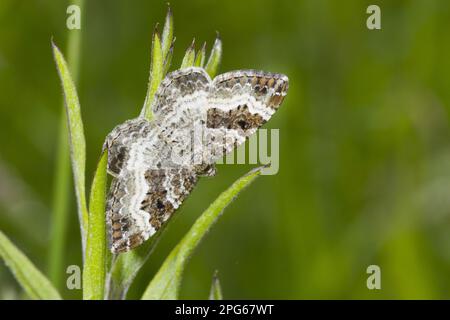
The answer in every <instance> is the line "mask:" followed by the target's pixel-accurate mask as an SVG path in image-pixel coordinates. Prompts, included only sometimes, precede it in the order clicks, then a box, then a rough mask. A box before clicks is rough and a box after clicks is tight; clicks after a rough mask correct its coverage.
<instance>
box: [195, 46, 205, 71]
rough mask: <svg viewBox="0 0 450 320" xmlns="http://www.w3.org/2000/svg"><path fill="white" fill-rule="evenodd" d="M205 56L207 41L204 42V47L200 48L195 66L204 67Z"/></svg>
mask: <svg viewBox="0 0 450 320" xmlns="http://www.w3.org/2000/svg"><path fill="white" fill-rule="evenodd" d="M205 56H206V42H204V43H203V46H202V48H201V49H200V51H199V52H197V56H196V57H195V63H194V66H196V67H200V68H203V66H204V65H205Z"/></svg>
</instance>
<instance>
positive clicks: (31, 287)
mask: <svg viewBox="0 0 450 320" xmlns="http://www.w3.org/2000/svg"><path fill="white" fill-rule="evenodd" d="M0 256H1V257H2V259H3V260H4V261H5V263H6V265H7V266H8V268H9V269H10V270H11V272H12V273H13V274H14V277H15V278H16V279H17V281H18V282H19V284H20V285H21V286H22V288H23V289H24V290H25V292H26V294H27V295H28V296H29V297H30V298H32V299H45V300H59V299H61V297H60V295H59V293H58V291H57V290H56V289H55V288H54V287H53V285H52V284H51V283H50V281H49V280H48V279H47V278H46V277H45V276H44V275H43V274H42V273H41V272H40V271H39V270H38V269H37V268H36V267H35V266H34V264H33V263H32V262H31V261H30V260H29V259H28V258H27V257H26V256H25V255H24V254H23V253H22V252H21V251H20V250H19V249H17V248H16V247H15V246H14V244H13V243H12V242H11V241H10V240H9V239H8V238H7V237H6V236H5V235H4V234H3V232H1V231H0Z"/></svg>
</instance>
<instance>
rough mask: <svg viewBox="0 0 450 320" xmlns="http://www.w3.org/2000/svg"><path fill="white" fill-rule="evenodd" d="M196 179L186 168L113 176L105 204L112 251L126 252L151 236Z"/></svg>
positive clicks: (149, 170)
mask: <svg viewBox="0 0 450 320" xmlns="http://www.w3.org/2000/svg"><path fill="white" fill-rule="evenodd" d="M196 182H197V176H196V174H195V173H194V172H193V171H191V170H189V169H186V168H182V169H148V170H135V171H123V172H122V173H121V174H120V175H119V176H118V177H116V178H113V181H112V183H111V188H110V191H109V194H108V200H107V207H106V218H107V224H108V234H109V243H110V249H111V252H112V253H121V252H127V251H129V250H131V249H133V248H135V247H137V246H139V245H140V244H142V243H143V242H144V241H145V240H147V239H148V238H150V237H151V236H152V235H153V234H154V233H155V232H157V231H158V230H159V229H160V228H161V226H162V225H163V224H164V223H165V222H166V221H167V220H168V219H169V218H170V217H171V216H172V214H173V212H174V211H175V210H176V209H177V208H178V207H179V206H180V205H181V204H182V202H183V201H184V199H185V198H186V197H187V196H188V195H189V193H190V192H191V191H192V189H193V188H194V186H195V184H196Z"/></svg>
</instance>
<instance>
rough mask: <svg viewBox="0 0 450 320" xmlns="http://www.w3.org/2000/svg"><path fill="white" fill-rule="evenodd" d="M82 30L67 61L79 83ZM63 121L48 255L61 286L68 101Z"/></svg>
mask: <svg viewBox="0 0 450 320" xmlns="http://www.w3.org/2000/svg"><path fill="white" fill-rule="evenodd" d="M72 4H75V5H77V6H78V7H79V8H80V12H81V19H83V18H84V17H83V8H84V0H73V1H72ZM81 35H82V32H81V30H69V32H68V40H67V63H68V65H69V68H70V70H71V72H72V78H73V80H74V83H75V84H76V83H77V79H78V74H79V64H80V52H81ZM61 108H62V109H61V115H60V124H59V129H58V144H57V152H56V154H57V157H56V164H55V176H54V180H53V194H52V198H53V199H52V207H51V209H52V218H51V220H52V225H51V231H50V232H51V233H50V248H49V255H48V276H49V278H50V280H51V281H52V283H53V284H54V285H55V287H56V288H58V289H60V288H61V287H62V283H63V281H62V280H63V275H64V273H65V272H64V271H65V268H64V256H65V248H66V243H67V231H66V230H67V224H68V221H69V219H68V217H69V211H70V210H69V208H70V206H69V201H70V200H69V199H70V197H69V194H70V193H69V192H70V184H71V183H72V182H71V178H70V175H71V171H70V153H69V142H68V140H69V139H68V132H67V131H68V130H67V119H66V118H67V117H66V112H65V107H64V103H62V104H61Z"/></svg>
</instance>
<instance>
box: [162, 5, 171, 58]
mask: <svg viewBox="0 0 450 320" xmlns="http://www.w3.org/2000/svg"><path fill="white" fill-rule="evenodd" d="M161 43H162V56H163V60H164V61H165V60H166V57H167V55H168V54H169V51H170V47H171V46H172V44H173V16H172V10H171V9H170V6H169V7H168V9H167V15H166V21H165V22H164V28H163V32H162V36H161Z"/></svg>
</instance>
